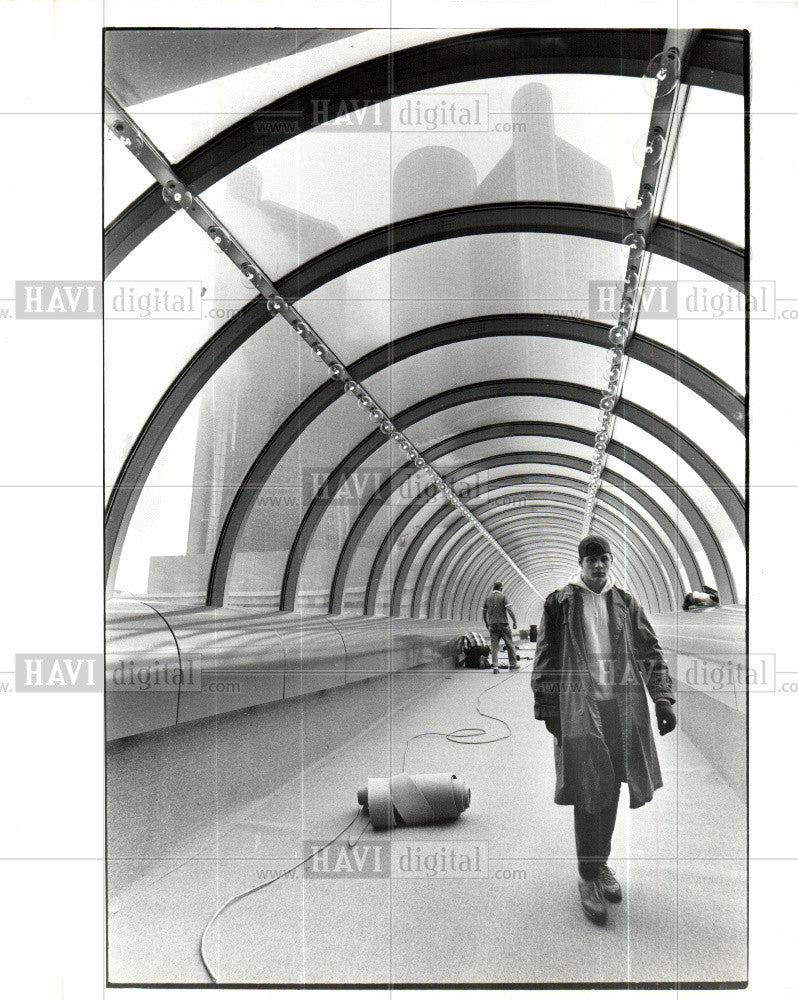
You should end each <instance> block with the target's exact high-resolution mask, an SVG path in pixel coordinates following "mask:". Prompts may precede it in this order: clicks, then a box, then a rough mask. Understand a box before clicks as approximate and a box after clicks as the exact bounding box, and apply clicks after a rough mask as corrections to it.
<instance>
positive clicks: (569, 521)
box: [428, 503, 672, 617]
mask: <svg viewBox="0 0 798 1000" xmlns="http://www.w3.org/2000/svg"><path fill="white" fill-rule="evenodd" d="M549 512H550V513H549ZM513 523H520V524H528V525H529V526H525V527H524V529H523V530H524V533H525V537H527V538H528V537H529V533H530V530H532V525H531V524H530V519H529V516H528V515H525V514H524V513H523V512H514V513H507V512H504V513H502V512H499V513H497V514H494V515H492V516H491V518H490V520H489V522H488V523H487V524H486V526H487V527H489V528H491V527H495V529H496V533H497V534H496V537H497V540H498V532H499V530H500V528H501V527H502V526H503V525H505V524H513ZM581 523H582V512H581V509H580V508H579V507H577V506H574V505H570V504H565V503H562V504H560V506H559V508H556V507H554V506H553V505H552V506H551V507H547V508H541V512H540V513H536V514H535V516H534V522H533V524H534V530H536V531H540V530H543V531H545V532H546V535H547V536H548V534H550V533H551V531H556V530H559V529H560V528H562V527H565V526H568V525H573V526H574V527H575V528H576V529H577V532H578V531H579V528H580V526H581ZM596 523H597V524H598V525H599V526H600V529H601V531H602V532H603V533H605V534H606V535H607V537H608V539H609V540H610V542H611V543H612V545H613V546H614V547H615V548H616V550H617V549H618V547H619V545H621V544H622V543H624V542H625V544H626V545H627V546H631V547H632V549H633V551H634V554H635V556H636V558H637V560H638V561H639V562H640V564H641V566H642V567H643V568H644V569H645V571H646V574H647V575H646V576H645V577H644V576H643V575H642V574H641V572H640V570H639V569H638V567H637V565H636V564H630V565H629V566H628V567H627V570H628V572H629V573H630V574H634V576H635V577H636V578H637V579H639V580H640V581H641V583H642V584H643V587H644V593H645V594H646V597H647V600H649V601H652V600H653V602H654V604H655V605H656V608H657V609H658V610H659V609H661V608H662V604H663V603H666V604H669V603H671V600H672V599H671V597H670V594H669V588H668V580H667V575H666V574H665V572H664V570H663V569H662V567H661V566H660V565H659V564H658V563H657V561H656V559H655V558H652V556H651V554H650V553H649V552H648V551H647V548H646V546H645V545H640V546H638V543H637V542H636V541H635V542H632V541H631V540H630V539H629V538H628V537H626V536H625V535H624V533H623V531H619V529H618V527H617V526H616V525H613V524H611V523H610V522H609V521H607V520H606V518H603V517H600V518H599V519H598V520H597V522H596ZM632 537H636V533H632ZM460 548H462V549H463V550H464V551H467V550H468V548H469V543H468V541H467V540H466V539H461V540H459V541H458V542H457V543H456V544H455V546H454V548H453V551H452V553H450V555H451V556H453V555H454V552H455V551H457V550H458V549H460ZM514 558H515V556H514ZM457 580H458V573H457V572H456V571H455V563H454V562H453V561H452V562H449V563H448V564H447V561H446V560H444V561H443V562H442V563H441V564H440V566H439V567H438V571H437V573H436V577H435V579H434V581H433V583H432V587H431V590H430V596H429V604H428V607H429V613H430V615H432V616H433V617H434V616H435V615H434V610H435V608H438V609H440V611H441V615H440V616H439V617H443V612H444V611H445V609H446V608H447V607H449V608H450V613H452V612H451V605H452V603H453V602H454V600H455V595H454V593H453V592H452V591H453V589H454V588H456V587H457V585H458V584H457ZM661 595H662V596H661ZM662 597H664V602H663V599H662ZM654 604H652V605H651V606H652V607H653V606H654Z"/></svg>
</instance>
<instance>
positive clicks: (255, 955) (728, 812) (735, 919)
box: [109, 647, 747, 985]
mask: <svg viewBox="0 0 798 1000" xmlns="http://www.w3.org/2000/svg"><path fill="white" fill-rule="evenodd" d="M522 651H523V647H522ZM526 655H527V656H528V655H530V651H529V650H526ZM521 663H522V669H521V670H520V671H519V672H513V673H509V672H507V671H502V673H501V674H500V675H499V676H498V677H497V676H495V675H493V674H492V673H490V672H489V671H462V670H461V671H452V672H449V673H444V674H441V678H440V681H438V682H437V683H435V684H434V686H432V687H431V688H430V689H428V690H427V691H426V692H424V694H423V695H421V696H420V697H417V698H416V699H415V700H413V701H412V702H410V703H408V704H405V705H404V706H403V707H401V708H399V709H397V710H396V711H395V712H393V713H392V714H391V715H390V717H386V718H384V719H382V720H380V721H379V722H377V723H376V724H374V725H372V726H371V728H369V729H368V730H366V731H365V732H364V733H363V734H362V735H361V736H360V737H358V738H357V740H355V741H352V742H350V743H349V744H347V745H345V746H343V747H341V748H339V749H338V750H337V751H335V752H334V753H331V754H330V755H329V756H328V757H325V758H324V759H323V760H321V761H320V762H318V763H317V764H315V765H313V766H312V767H310V768H307V769H305V770H304V771H303V772H302V773H301V775H300V776H299V777H297V778H296V780H294V781H292V782H289V783H288V784H287V785H284V786H283V787H282V788H281V789H280V790H279V791H278V792H277V793H275V794H274V795H271V796H270V797H269V798H267V799H265V800H262V801H258V802H253V803H252V804H251V807H249V808H248V809H247V810H245V812H244V813H242V814H239V815H236V816H219V817H217V835H216V836H215V837H214V838H213V840H212V841H210V842H208V844H207V846H206V848H205V849H204V850H203V851H202V852H201V853H200V854H199V855H198V856H196V857H192V858H187V859H185V860H184V861H182V862H181V861H175V860H171V861H169V862H168V863H166V862H164V863H161V864H160V865H158V864H155V865H154V868H153V871H152V872H151V873H150V874H149V875H147V876H146V877H144V878H141V879H139V880H138V881H137V882H136V884H135V885H133V886H131V887H129V888H128V889H126V890H125V891H123V892H118V893H117V892H115V891H114V889H113V884H114V871H115V865H117V864H119V863H118V862H113V861H109V909H110V912H109V980H110V982H111V983H117V984H123V983H127V984H134V983H161V984H178V983H180V984H182V983H206V982H208V981H209V980H208V977H207V975H206V973H205V970H204V969H203V966H202V964H201V961H200V957H199V941H200V936H201V934H202V931H203V928H204V927H205V925H206V923H207V921H208V920H209V918H210V917H211V915H212V914H213V913H214V911H215V910H216V909H217V908H218V907H219V906H220V905H221V904H222V903H223V902H224V901H225V900H227V899H228V898H229V897H230V896H232V895H234V894H236V893H239V892H242V891H243V890H245V889H246V888H248V887H250V886H252V885H255V884H257V883H259V882H262V881H264V880H266V879H268V878H272V877H274V875H276V874H278V873H279V872H282V871H284V870H285V869H287V868H290V867H291V866H292V865H294V864H296V863H297V861H300V860H301V859H302V858H303V857H305V856H306V855H307V854H308V853H309V852H310V851H311V850H313V849H314V848H316V847H318V846H320V845H321V844H323V843H324V842H325V841H327V840H328V839H329V838H330V837H332V836H333V835H334V834H335V833H336V832H337V831H339V830H340V829H341V828H342V827H343V826H344V825H345V824H346V823H348V822H349V821H350V820H351V819H352V818H353V817H354V816H355V815H356V810H357V803H356V793H357V789H358V787H359V786H360V785H363V784H365V782H366V779H367V778H369V777H387V776H388V775H390V774H394V773H397V772H398V771H400V770H401V767H402V760H403V754H404V752H405V741H406V740H407V739H408V738H409V737H411V736H414V735H415V734H417V733H422V732H427V731H437V732H449V731H451V730H454V729H458V728H461V727H477V726H484V727H485V728H486V729H488V737H483V739H486V738H489V737H495V736H501V735H503V734H505V733H506V732H507V730H506V729H505V727H504V726H503V725H502V724H500V723H499V722H495V721H491V720H489V719H488V720H485V719H482V718H481V717H480V716H479V715H478V714H477V712H476V708H475V705H476V700H477V698H478V697H479V696H480V695H482V697H481V702H480V704H481V707H482V709H483V711H485V712H488V713H490V714H492V715H497V716H500V717H501V718H502V719H504V720H506V722H507V724H508V725H509V727H510V729H511V735H510V737H509V738H508V739H505V740H502V741H500V742H493V743H487V744H485V745H481V746H464V745H455V744H454V743H451V742H449V741H447V740H445V739H443V738H441V737H440V736H428V737H424V738H422V739H417V740H415V741H413V742H411V743H410V744H409V747H408V750H407V767H406V770H407V771H408V772H409V773H411V774H413V773H422V772H438V771H450V772H451V773H453V774H456V775H458V777H461V778H463V779H464V780H465V781H466V783H467V784H468V785H469V786H470V787H471V791H472V801H471V807H470V809H468V810H467V811H466V812H465V813H463V815H462V816H461V817H460V819H459V820H457V821H455V822H452V823H448V824H439V825H436V826H419V827H413V828H400V829H395V830H393V831H392V832H390V833H389V832H387V831H385V832H380V833H375V832H374V831H373V830H372V829H371V828H370V827H369V828H368V829H367V830H366V832H365V833H364V834H363V836H362V838H361V840H360V842H359V844H358V845H357V852H352V851H349V850H348V849H347V848H346V847H345V844H346V841H347V837H346V836H344V837H342V838H340V839H339V841H337V842H336V844H334V845H333V847H332V848H331V849H330V850H329V851H328V853H327V855H322V856H320V857H319V859H317V861H316V862H315V865H314V862H310V863H308V865H306V866H304V868H302V869H300V870H299V871H297V872H295V873H294V874H292V875H290V876H288V877H285V878H283V879H281V880H280V881H278V882H276V883H275V884H273V885H271V886H268V887H266V888H263V889H262V890H260V891H259V892H257V893H255V894H253V895H250V896H248V897H247V898H246V899H244V900H242V901H241V902H238V903H236V904H235V905H234V906H233V907H232V908H231V909H230V910H228V911H227V912H225V913H224V914H223V915H222V916H221V917H220V918H219V920H218V921H217V923H216V924H215V925H214V927H213V928H212V929H211V932H210V933H209V935H208V954H209V957H210V961H211V964H212V966H213V968H214V969H215V970H216V972H217V974H218V975H219V981H220V982H222V983H248V984H254V983H264V984H303V983H307V984H326V983H330V984H345V983H349V984H435V983H439V984H480V985H487V984H510V983H516V984H523V983H527V984H537V983H608V984H609V983H615V984H621V983H671V984H673V983H680V984H684V985H688V984H690V983H699V982H727V983H731V982H740V981H744V980H745V979H746V976H747V973H746V961H747V956H746V890H747V875H746V812H745V803H744V802H743V801H741V800H740V798H739V797H738V796H737V795H736V793H734V792H733V791H732V790H731V788H730V787H729V786H728V785H727V784H726V783H725V782H724V781H723V780H722V779H721V778H720V777H719V776H718V774H717V773H716V772H715V771H714V770H713V769H712V768H711V767H710V765H709V764H708V763H707V762H706V760H705V759H704V758H703V757H702V755H701V754H700V753H699V752H698V751H697V750H696V748H695V747H694V746H693V745H692V744H691V743H690V742H689V741H688V740H687V739H686V737H685V736H684V735H683V734H681V733H679V731H678V730H677V731H676V733H674V734H672V735H670V736H668V737H666V738H664V739H660V738H659V737H658V738H657V745H658V750H659V753H660V762H661V765H662V771H663V777H664V781H665V787H664V788H663V789H661V790H660V791H659V792H658V793H657V794H656V796H655V798H654V801H653V802H652V803H649V804H648V805H647V806H644V807H643V808H642V809H637V810H634V811H631V810H629V808H628V797H627V792H626V789H625V787H624V788H623V789H622V792H621V806H620V809H619V818H618V824H617V827H616V832H615V839H614V847H613V857H612V858H611V860H610V864H611V865H612V867H613V868H615V870H616V872H617V875H618V878H619V880H620V882H621V885H622V887H623V891H624V900H623V902H622V903H620V904H618V905H614V906H611V909H610V917H609V921H608V923H607V925H606V926H604V927H597V926H594V925H592V924H590V923H589V922H588V921H587V920H586V919H585V917H584V916H583V914H582V911H581V908H580V905H579V900H578V892H577V874H576V865H575V861H574V846H573V827H572V823H573V819H572V809H571V808H569V807H562V806H556V805H554V803H553V791H554V766H553V750H552V739H551V737H550V736H549V735H548V734H547V733H546V730H545V728H544V727H543V725H542V724H540V723H537V722H535V721H534V719H533V716H532V695H531V691H530V677H529V672H530V670H531V660H530V659H525V660H522V661H521ZM257 766H268V762H263V764H262V765H261V764H259V762H258V761H253V767H257ZM209 780H213V776H212V775H209ZM358 864H359V865H361V866H362V868H363V871H362V872H361V873H359V872H357V871H356V870H355V871H353V870H352V869H356V868H357V865H358ZM314 866H315V868H316V870H315V871H314V870H313V868H314ZM325 866H326V869H327V870H326V872H325V871H324V870H323V869H324V868H325ZM391 866H393V875H392V876H391V877H387V876H388V873H389V871H390V869H391ZM336 868H337V871H336V870H335V869H336ZM407 869H410V870H409V871H408V870H407Z"/></svg>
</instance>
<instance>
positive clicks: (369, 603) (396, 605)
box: [364, 453, 675, 617]
mask: <svg viewBox="0 0 798 1000" xmlns="http://www.w3.org/2000/svg"><path fill="white" fill-rule="evenodd" d="M530 457H532V458H537V457H540V458H541V459H542V460H546V459H547V458H548V457H549V456H548V454H547V453H540V455H538V454H537V453H535V454H534V455H531V456H530ZM563 458H564V459H565V457H564V456H563ZM480 464H482V463H480ZM494 464H495V466H496V467H501V459H499V460H498V461H497V462H495V463H494ZM587 464H588V463H584V465H585V466H587ZM551 478H554V479H557V478H559V477H551ZM562 478H564V477H562ZM453 479H454V477H452V481H453ZM567 482H568V484H569V486H573V485H574V483H577V481H576V480H574V479H568V480H567ZM529 485H530V483H529V477H528V476H526V475H523V474H522V475H515V476H505V477H502V478H500V479H498V480H493V481H492V482H487V483H485V484H482V485H481V486H480V487H479V488H478V489H477V490H476V491H475V494H476V495H481V494H484V493H490V492H495V491H496V490H497V489H508V488H510V487H512V486H524V487H526V486H529ZM414 503H415V502H414ZM414 503H413V504H408V507H407V508H406V510H405V511H403V512H402V514H401V515H400V518H399V519H398V520H399V521H401V522H402V523H401V525H398V530H396V531H394V530H389V532H388V533H387V534H386V537H385V539H384V540H383V543H382V545H381V546H380V549H379V550H378V552H377V556H376V558H375V560H374V564H373V566H372V571H371V573H370V575H369V584H368V586H367V593H366V605H365V607H364V613H365V614H373V613H374V609H375V607H376V601H377V588H378V586H379V580H380V579H381V576H382V573H383V571H384V568H385V565H386V563H387V561H388V554H389V551H390V548H391V547H392V544H393V542H394V540H395V538H396V537H398V535H399V534H400V533H401V531H402V530H404V528H405V527H406V526H407V524H408V523H409V522H410V521H411V520H412V518H413V517H414V516H415V513H416V512H417V511H415V510H413V509H412V508H413V506H414ZM498 505H499V504H498V500H496V501H489V502H488V503H487V504H484V505H482V506H481V507H480V508H479V510H483V509H493V508H495V507H496V506H498ZM422 506H423V504H422V505H418V509H421V507H422ZM473 509H475V511H476V510H477V508H473ZM450 514H451V511H450V510H447V509H445V508H444V509H442V510H439V511H437V512H436V513H435V514H433V516H432V517H431V518H430V519H429V521H428V522H427V524H426V525H425V526H424V528H422V529H421V530H420V531H419V532H418V534H417V535H416V537H415V538H414V539H413V542H412V543H411V546H410V547H409V548H408V551H407V553H406V554H405V556H404V559H403V561H402V564H401V565H400V567H399V571H398V572H397V576H396V579H395V581H394V586H393V590H392V603H391V614H392V615H394V616H398V615H399V614H400V612H401V590H399V589H398V588H399V587H400V586H403V583H402V578H403V576H404V575H405V574H406V573H407V570H408V567H409V564H410V563H411V562H412V560H414V559H415V556H416V555H417V553H418V551H419V549H420V547H421V545H422V544H423V542H424V541H425V539H426V538H427V537H428V535H429V534H430V532H431V531H433V530H435V528H436V527H438V526H439V525H440V524H441V523H442V522H443V521H444V520H445V519H446V518H447V517H448V516H450ZM465 527H466V525H465V524H464V523H463V524H459V523H457V522H454V523H453V524H452V525H451V526H450V528H449V529H448V531H447V534H448V533H450V535H451V536H453V535H455V534H457V532H459V531H462V530H463V529H465ZM446 541H447V538H446V537H444V536H443V535H442V536H441V539H439V540H438V542H437V543H436V546H434V547H433V550H431V551H430V553H428V555H427V557H426V558H425V560H424V564H423V565H422V568H421V570H420V571H419V573H418V575H417V578H416V583H415V586H414V593H413V601H412V605H411V616H412V617H418V616H419V614H420V613H421V607H420V597H421V594H422V593H423V589H424V585H425V582H426V577H427V575H428V573H429V572H430V570H431V568H432V566H433V564H434V561H435V558H436V553H437V552H439V551H440V548H441V547H442V546H443V545H444V544H446ZM468 541H469V538H468V536H463V537H462V538H461V539H460V540H459V541H458V545H459V544H460V543H461V542H462V543H466V542H468ZM449 564H450V565H451V560H449ZM674 570H675V564H674ZM427 614H428V615H431V614H433V609H432V608H431V607H428V609H427Z"/></svg>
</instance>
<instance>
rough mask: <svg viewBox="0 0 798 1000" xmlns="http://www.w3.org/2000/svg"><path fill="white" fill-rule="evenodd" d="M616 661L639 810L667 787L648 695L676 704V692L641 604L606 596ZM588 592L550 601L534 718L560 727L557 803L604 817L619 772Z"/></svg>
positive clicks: (629, 774)
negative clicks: (587, 624)
mask: <svg viewBox="0 0 798 1000" xmlns="http://www.w3.org/2000/svg"><path fill="white" fill-rule="evenodd" d="M604 596H605V599H606V600H607V602H608V617H609V628H610V640H611V645H612V654H613V655H612V659H611V661H610V662H609V663H608V664H607V670H608V674H609V676H610V678H611V680H612V682H613V684H614V691H615V697H616V698H617V701H618V708H619V711H620V717H621V721H622V725H621V730H622V735H623V749H624V762H625V768H626V775H625V779H626V781H627V783H628V786H629V804H630V806H631V807H632V808H636V807H637V806H642V805H644V804H645V803H646V802H649V801H650V800H651V799H652V798H653V795H654V792H655V791H656V789H657V788H661V787H662V775H661V773H660V768H659V761H658V758H657V751H656V748H655V745H654V736H653V733H652V729H651V719H650V715H649V709H648V703H647V701H646V689H648V692H649V694H650V696H651V698H652V700H653V701H657V700H658V699H667V700H668V701H670V702H674V701H675V699H674V697H673V693H672V691H673V685H672V681H671V678H670V674H669V673H668V667H667V664H666V663H665V659H664V657H663V654H662V649H661V648H660V645H659V642H658V640H657V637H656V635H655V633H654V629H653V628H652V627H651V624H650V623H649V621H648V618H647V617H646V614H645V612H644V611H643V609H642V608H641V607H640V605H639V604H638V602H637V601H636V600H635V599H634V598H633V597H632V596H631V595H630V594H627V593H626V591H624V590H621V589H620V588H619V587H617V586H612V588H611V589H610V590H608V591H607V593H606V595H604ZM582 599H583V597H582V589H581V588H580V587H579V586H576V585H575V584H574V583H569V584H567V585H566V586H565V587H562V588H561V589H560V590H555V591H554V592H553V593H552V594H549V596H548V597H547V598H546V602H545V605H544V608H543V618H542V621H541V625H540V630H539V632H538V641H537V647H536V650H535V669H534V672H533V675H532V689H533V691H534V693H535V718H536V719H544V720H545V719H547V718H548V719H556V718H559V720H560V731H561V743H556V745H555V749H554V762H555V767H556V771H557V781H556V787H555V793H554V801H555V802H556V803H557V804H558V805H578V806H580V807H581V808H583V809H586V810H587V811H588V812H598V811H599V810H600V809H602V808H603V805H604V804H605V803H606V802H607V801H609V800H610V799H611V797H612V790H613V781H614V778H613V769H612V763H611V761H610V756H609V753H608V752H607V748H606V746H605V745H604V740H603V738H602V731H601V717H600V715H599V712H598V708H597V706H596V700H595V697H594V696H593V681H592V679H591V673H590V670H589V669H588V663H587V655H586V643H585V635H584V628H583V617H582Z"/></svg>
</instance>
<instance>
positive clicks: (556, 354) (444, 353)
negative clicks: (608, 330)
mask: <svg viewBox="0 0 798 1000" xmlns="http://www.w3.org/2000/svg"><path fill="white" fill-rule="evenodd" d="M606 353H607V352H606V351H605V350H603V349H601V348H596V347H592V346H590V345H587V344H577V343H565V344H563V343H562V342H561V341H558V340H551V339H549V338H545V337H491V338H490V339H486V340H473V341H465V342H463V343H457V344H449V345H447V346H445V347H439V348H436V349H435V350H434V351H425V352H424V353H423V354H419V355H416V356H415V357H411V358H406V359H404V360H403V361H398V362H397V363H396V364H394V365H392V366H391V367H390V368H386V369H383V371H381V372H378V373H377V374H376V375H372V376H371V378H369V379H368V380H367V382H366V383H365V384H366V386H367V388H368V391H369V393H370V394H371V395H372V398H373V399H375V400H377V401H381V400H389V401H390V412H391V413H393V414H397V413H400V412H401V411H403V410H404V409H406V408H407V407H408V406H411V405H412V404H413V403H415V402H417V401H418V400H419V399H427V398H430V397H432V396H435V395H437V394H438V393H442V392H446V391H447V390H450V389H452V387H453V385H456V384H458V383H459V384H466V385H467V384H469V382H470V381H473V382H475V383H476V382H487V381H497V382H501V381H503V380H505V379H507V377H508V376H509V375H516V374H517V375H519V376H520V377H524V378H540V379H550V380H555V381H560V382H576V383H579V384H582V385H588V386H592V387H593V388H597V387H598V386H599V385H600V380H601V372H602V370H603V368H605V367H606ZM469 376H470V377H469ZM552 402H554V403H557V402H559V400H556V399H555V400H553V401H552ZM548 406H549V399H548V398H543V397H541V398H539V399H538V402H537V411H538V414H539V416H538V419H539V420H547V419H548Z"/></svg>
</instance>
